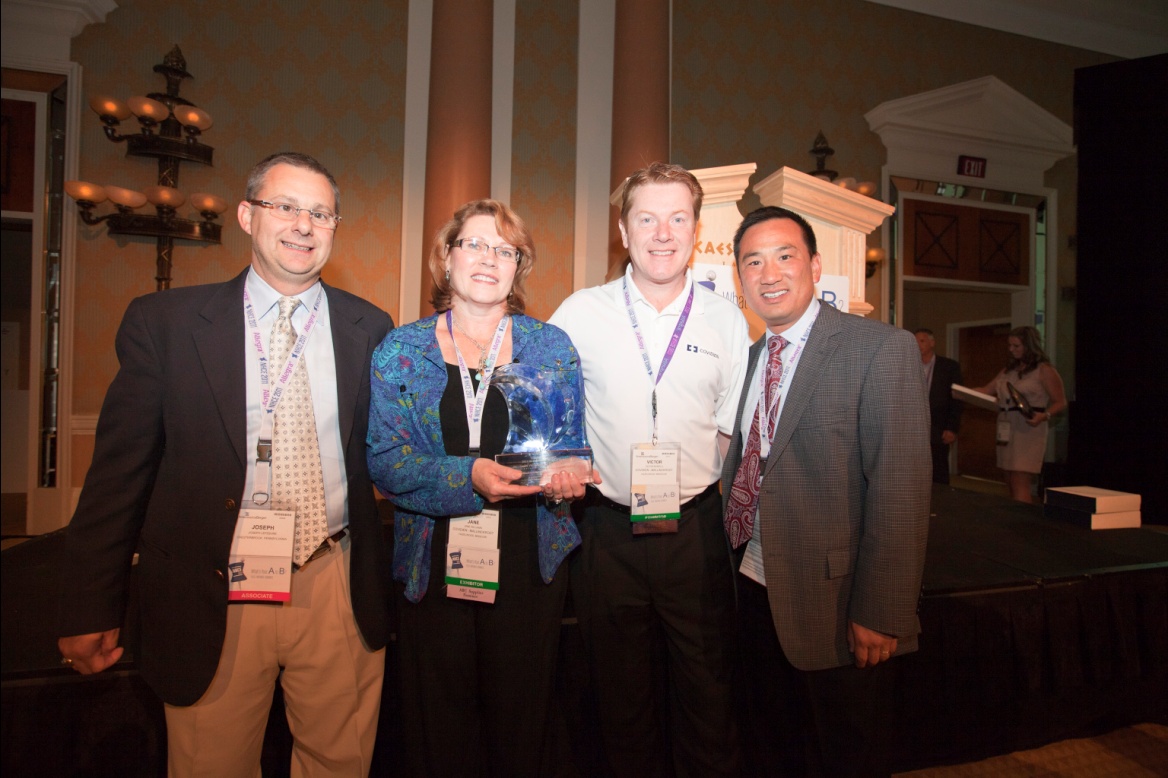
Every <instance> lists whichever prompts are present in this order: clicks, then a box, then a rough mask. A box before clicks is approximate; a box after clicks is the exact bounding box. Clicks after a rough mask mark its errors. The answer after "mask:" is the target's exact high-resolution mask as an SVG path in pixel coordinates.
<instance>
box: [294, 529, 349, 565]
mask: <svg viewBox="0 0 1168 778" xmlns="http://www.w3.org/2000/svg"><path fill="white" fill-rule="evenodd" d="M348 531H349V530H348V529H343V530H341V531H340V532H338V533H336V534H334V535H329V537H328V540H324V541H321V544H320V545H319V546H317V548H316V551H313V552H312V554H311V555H309V557H308V559H305V560H304V564H303V565H297V567H296V569H297V570H300V569H303V568H304V566H305V565H307V564H308V563H309V562H313V561H315V560H317V559H320V558H321V557H322V556H324V555H325V554H327V553H328V552H329V549H331V548H332V547H333V545H335V544H337V543H340V542H341V538H343V537H345V533H346V532H348Z"/></svg>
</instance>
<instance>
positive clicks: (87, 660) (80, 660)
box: [57, 629, 124, 675]
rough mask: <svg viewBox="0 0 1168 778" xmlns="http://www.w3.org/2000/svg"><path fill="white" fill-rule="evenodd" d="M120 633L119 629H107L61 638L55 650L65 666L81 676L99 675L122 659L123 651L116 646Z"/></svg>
mask: <svg viewBox="0 0 1168 778" xmlns="http://www.w3.org/2000/svg"><path fill="white" fill-rule="evenodd" d="M120 632H121V630H120V629H107V630H106V631H105V632H91V633H89V634H88V635H73V636H71V637H67V638H61V639H60V640H58V641H57V648H58V649H60V651H61V656H62V657H64V662H65V664H67V665H69V666H70V667H72V668H73V669H74V670H76V671H77V672H79V673H81V674H82V675H90V674H91V673H100V672H101V671H102V670H104V669H106V668H107V667H109V666H110V665H112V664H113V663H114V662H117V661H118V660H119V659H121V658H122V652H123V650H124V649H123V648H122V647H121V646H119V645H118V634H119V633H120Z"/></svg>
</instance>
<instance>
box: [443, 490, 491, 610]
mask: <svg viewBox="0 0 1168 778" xmlns="http://www.w3.org/2000/svg"><path fill="white" fill-rule="evenodd" d="M498 591H499V511H498V510H485V511H483V512H482V513H479V514H477V515H475V516H457V517H455V518H452V519H450V533H449V536H448V537H447V538H446V596H447V597H452V598H454V599H458V600H471V601H473V602H485V603H488V604H493V603H494V602H495V595H496V594H497V593H498Z"/></svg>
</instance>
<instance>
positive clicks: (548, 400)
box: [491, 363, 592, 486]
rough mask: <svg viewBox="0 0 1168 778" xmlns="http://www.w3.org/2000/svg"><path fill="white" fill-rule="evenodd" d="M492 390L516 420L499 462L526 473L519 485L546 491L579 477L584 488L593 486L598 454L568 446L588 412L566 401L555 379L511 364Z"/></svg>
mask: <svg viewBox="0 0 1168 778" xmlns="http://www.w3.org/2000/svg"><path fill="white" fill-rule="evenodd" d="M491 386H492V387H493V388H496V389H498V390H499V391H500V392H501V393H502V394H503V399H505V400H506V401H507V416H508V418H509V420H510V427H509V429H508V431H507V443H506V444H505V445H504V446H503V453H502V454H498V455H496V456H495V461H496V462H498V463H499V464H501V465H505V466H507V467H513V468H515V469H516V470H520V471H522V472H523V476H522V477H521V478H520V479H519V480H517V481H515V483H517V484H521V485H523V486H542V485H544V484H546V483H547V482H548V481H550V480H551V477H552V476H553V475H555V474H556V473H575V474H576V477H577V478H578V479H580V482H581V483H591V482H592V449H590V448H568V447H565V446H564V445H563V443H564V439H565V438H566V437H567V434H568V430H569V429H571V427H572V425H573V424H575V423H576V422H577V419H578V418H579V414H581V413H582V412H583V409H582V408H578V407H575V405H576V402H577V401H574V400H573V399H572V398H569V397H565V396H564V393H563V392H561V391H560V390H559V388H558V387H557V386H556V385H555V382H553V381H552V379H551V376H550V375H548V374H547V373H544V372H543V371H540V370H538V369H537V368H535V367H533V366H531V365H523V364H515V363H510V364H506V365H500V366H499V367H497V368H495V371H494V372H493V373H491Z"/></svg>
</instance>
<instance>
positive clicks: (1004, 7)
mask: <svg viewBox="0 0 1168 778" xmlns="http://www.w3.org/2000/svg"><path fill="white" fill-rule="evenodd" d="M867 2H869V3H876V4H878V5H886V6H889V7H892V8H900V9H902V10H905V11H915V12H916V13H921V14H926V15H928V16H936V17H939V18H942V19H950V20H952V21H956V22H965V23H966V24H975V25H977V26H979V27H988V28H989V29H992V30H1001V31H1002V32H1010V33H1014V34H1015V35H1024V36H1026V37H1028V38H1036V39H1038V40H1044V41H1050V42H1051V43H1061V44H1064V45H1066V46H1074V47H1075V48H1079V49H1086V50H1088V51H1097V52H1101V53H1103V54H1111V55H1113V56H1116V57H1124V58H1125V59H1135V58H1137V57H1148V56H1152V55H1154V54H1164V53H1166V52H1168V3H1164V2H1163V0H867Z"/></svg>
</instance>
